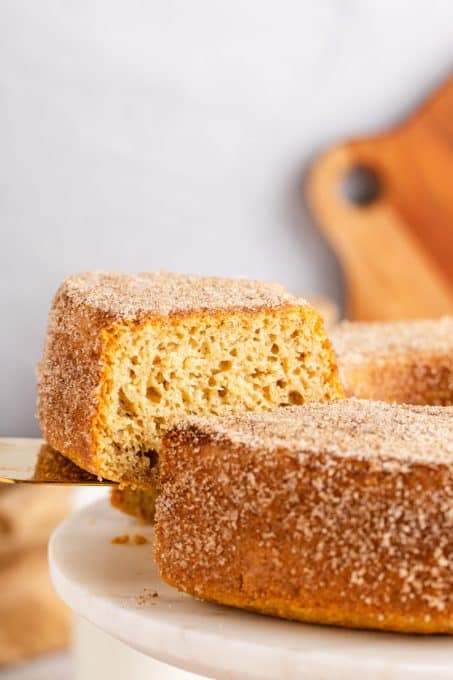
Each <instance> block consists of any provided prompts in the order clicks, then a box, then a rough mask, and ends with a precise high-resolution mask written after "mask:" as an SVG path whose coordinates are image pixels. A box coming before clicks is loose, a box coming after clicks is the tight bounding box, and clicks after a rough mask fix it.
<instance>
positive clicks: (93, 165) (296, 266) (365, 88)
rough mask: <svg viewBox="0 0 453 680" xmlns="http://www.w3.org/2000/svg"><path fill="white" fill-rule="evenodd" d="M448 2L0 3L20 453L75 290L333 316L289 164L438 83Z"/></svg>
mask: <svg viewBox="0 0 453 680" xmlns="http://www.w3.org/2000/svg"><path fill="white" fill-rule="evenodd" d="M452 50H453V2H451V0H431V1H430V2H422V1H416V0H413V1H409V0H399V1H398V2H393V1H392V2H391V1H390V0H388V1H385V0H383V1H381V2H376V1H375V0H343V1H342V0H330V1H329V0H324V1H319V2H314V1H312V2H303V1H301V0H294V1H289V0H280V1H279V2H277V1H275V2H270V1H266V0H229V1H228V2H227V1H225V0H179V1H178V2H176V1H171V0H148V1H147V2H145V1H143V2H137V1H133V0H131V1H129V2H120V1H119V0H118V1H113V0H112V1H109V2H108V1H105V2H101V1H99V0H90V1H89V2H88V1H86V2H84V1H80V0H77V1H76V0H71V1H70V0H67V1H65V2H57V1H50V0H40V1H38V2H32V1H30V0H28V1H25V0H1V2H0V230H1V253H2V258H1V267H0V290H1V294H0V295H1V297H0V305H1V309H0V312H1V315H0V319H1V322H0V323H1V333H0V384H1V388H0V433H1V434H10V435H21V434H22V435H31V434H33V433H35V432H36V431H37V428H36V424H35V422H34V418H33V413H34V400H35V395H34V389H35V388H34V382H35V378H34V365H35V363H36V361H37V359H38V357H39V354H40V350H41V343H42V337H43V334H44V330H45V320H46V314H47V309H48V304H49V301H50V298H51V296H52V294H53V293H54V291H55V288H56V287H57V285H58V283H59V282H60V280H61V279H62V278H63V277H64V276H65V275H67V274H69V273H71V272H76V271H81V270H82V271H83V270H91V269H104V270H109V269H111V270H124V271H127V270H139V271H140V270H151V269H170V270H182V271H191V272H199V273H219V274H232V275H237V274H242V275H248V276H253V277H263V278H270V279H276V280H280V281H282V282H284V283H286V284H288V285H289V286H290V287H291V288H292V289H293V290H297V291H300V292H308V293H309V292H318V293H325V294H328V295H331V296H333V297H338V296H339V285H340V283H339V282H340V276H339V272H338V270H337V267H336V265H335V262H334V261H333V258H332V256H331V254H330V253H329V252H328V250H327V249H326V247H325V245H324V244H323V242H322V241H321V239H320V238H319V236H317V234H316V232H315V231H314V230H313V228H312V227H311V226H310V224H309V222H308V220H307V218H306V216H305V214H304V212H303V209H302V207H301V205H300V194H299V188H300V179H301V174H302V171H303V168H304V166H305V164H306V162H307V159H308V158H309V157H310V155H311V154H313V153H314V152H315V151H316V150H317V149H319V148H320V147H322V146H323V145H325V144H327V143H330V142H332V141H336V140H337V139H339V138H342V137H343V136H346V135H353V134H354V135H356V134H360V133H365V132H370V131H374V130H379V129H380V128H381V127H382V126H386V125H388V124H390V123H391V122H393V121H395V120H397V119H398V118H399V117H400V116H401V115H403V114H405V113H406V112H407V111H408V110H410V108H411V107H412V106H413V105H414V104H415V103H416V102H417V101H418V100H419V98H420V97H421V96H422V95H424V94H425V93H426V92H427V91H429V89H430V88H431V87H432V86H433V85H435V84H436V83H437V82H438V80H439V79H440V78H442V77H443V76H444V75H445V73H446V72H447V69H448V67H449V66H450V64H451V57H452Z"/></svg>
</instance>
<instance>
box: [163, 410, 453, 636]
mask: <svg viewBox="0 0 453 680" xmlns="http://www.w3.org/2000/svg"><path fill="white" fill-rule="evenodd" d="M303 408H306V407H303ZM328 408H330V406H329V407H328ZM213 428H215V424H214V422H213ZM447 458H448V460H446V461H445V463H442V462H441V461H439V462H435V461H436V457H431V456H427V458H426V462H423V458H420V459H419V460H417V461H416V462H415V461H413V462H411V460H410V456H408V458H407V459H406V460H403V461H402V460H401V459H400V457H398V456H396V458H394V459H392V457H391V456H385V458H384V457H378V456H370V455H364V456H362V457H360V456H358V455H340V456H338V455H335V454H332V453H329V454H323V453H320V452H319V451H315V452H313V451H310V450H307V449H304V450H303V451H299V453H296V452H295V451H294V450H290V451H288V450H287V449H278V448H268V449H266V448H263V447H262V448H261V449H260V447H259V446H258V444H257V445H254V444H252V445H250V446H247V445H245V444H240V443H237V442H236V443H234V444H232V443H231V442H228V441H227V440H226V439H225V437H215V436H214V435H213V434H212V433H209V432H206V431H205V430H204V429H203V427H201V428H199V429H198V430H196V429H195V427H194V426H193V425H187V426H185V427H182V426H181V427H180V428H174V429H173V430H172V431H170V432H169V433H168V434H167V436H166V437H165V449H164V454H163V457H162V463H161V484H162V491H161V495H160V497H159V498H158V501H157V511H156V543H155V558H156V562H157V565H158V568H159V571H160V574H161V577H162V578H163V580H165V581H166V582H168V583H169V584H170V585H173V586H175V587H176V588H178V589H179V590H182V591H184V592H187V593H189V594H191V595H194V596H196V597H199V598H202V599H207V600H212V601H215V602H219V603H222V604H228V605H233V606H237V607H242V608H248V609H252V610H255V611H258V612H261V613H266V614H272V615H277V616H281V617H284V618H289V619H295V620H301V621H311V622H318V623H328V624H335V625H343V626H352V627H359V628H362V627H363V628H376V629H383V630H395V631H400V632H417V633H433V632H434V633H439V632H444V633H453V576H452V574H453V569H452V568H453V531H452V530H453V513H452V507H453V464H452V460H451V457H447Z"/></svg>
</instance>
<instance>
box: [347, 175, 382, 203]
mask: <svg viewBox="0 0 453 680" xmlns="http://www.w3.org/2000/svg"><path fill="white" fill-rule="evenodd" d="M341 193H342V195H343V197H344V198H345V199H346V200H347V201H348V202H349V203H353V204H354V205H356V206H358V207H360V208H364V207H367V206H369V205H371V204H372V203H374V202H375V201H377V199H378V198H379V196H380V194H381V183H380V181H379V177H378V176H377V174H376V173H375V172H374V170H372V169H371V168H368V167H367V166H366V165H356V166H354V167H353V168H351V169H350V170H349V171H348V172H347V173H346V175H345V176H344V177H343V179H342V181H341Z"/></svg>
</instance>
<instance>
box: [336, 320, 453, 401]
mask: <svg viewBox="0 0 453 680" xmlns="http://www.w3.org/2000/svg"><path fill="white" fill-rule="evenodd" d="M331 338H332V342H333V346H334V350H335V353H336V355H337V359H338V364H339V370H340V378H341V381H342V384H343V387H344V389H345V392H346V395H347V396H355V397H360V398H363V399H378V400H379V399H382V400H383V401H389V402H393V401H396V402H399V403H409V404H433V405H436V404H437V405H443V406H447V405H451V404H453V317H451V316H445V317H442V318H440V319H421V320H415V321H413V320H412V321H390V322H380V321H376V322H357V321H344V322H342V323H340V324H338V325H337V326H336V327H335V328H334V329H333V330H332V333H331Z"/></svg>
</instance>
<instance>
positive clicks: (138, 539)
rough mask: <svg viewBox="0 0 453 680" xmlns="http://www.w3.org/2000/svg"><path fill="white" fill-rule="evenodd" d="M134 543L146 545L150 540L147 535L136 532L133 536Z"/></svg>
mask: <svg viewBox="0 0 453 680" xmlns="http://www.w3.org/2000/svg"><path fill="white" fill-rule="evenodd" d="M132 543H133V544H134V545H146V544H147V543H149V541H148V539H147V538H146V536H143V535H142V534H134V535H133V536H132Z"/></svg>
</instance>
